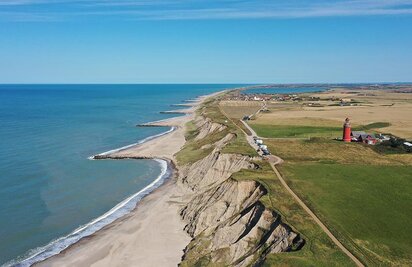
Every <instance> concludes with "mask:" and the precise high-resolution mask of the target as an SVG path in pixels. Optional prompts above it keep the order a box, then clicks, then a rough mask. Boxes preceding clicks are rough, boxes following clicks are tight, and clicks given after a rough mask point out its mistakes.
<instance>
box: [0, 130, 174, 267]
mask: <svg viewBox="0 0 412 267" xmlns="http://www.w3.org/2000/svg"><path fill="white" fill-rule="evenodd" d="M169 131H170V130H169ZM142 141H143V140H142ZM154 160H155V161H157V162H158V163H159V164H160V167H161V173H160V174H159V176H158V177H157V178H156V179H155V180H154V181H153V182H152V183H150V184H149V185H147V186H146V187H145V188H143V189H142V190H140V191H139V192H137V193H136V194H134V195H131V196H130V197H128V198H126V199H125V200H123V201H122V202H120V203H119V204H117V205H116V206H115V207H113V208H112V209H111V210H109V211H108V212H106V213H105V214H103V215H102V216H100V217H98V218H96V219H94V220H92V221H91V222H89V223H88V224H86V225H82V226H80V227H79V228H77V229H76V230H74V231H73V232H72V233H70V234H68V235H67V236H63V237H60V238H58V239H56V240H54V241H52V242H50V243H49V244H47V245H46V246H43V247H39V248H36V249H32V250H30V251H29V252H28V253H27V255H26V257H25V258H24V259H23V260H18V259H17V260H13V261H11V262H8V263H6V264H5V265H4V266H22V267H25V266H31V265H33V264H35V263H37V262H40V261H43V260H45V259H47V258H50V257H52V256H54V255H57V254H59V253H60V252H62V251H63V250H64V249H66V248H68V247H69V246H71V245H73V244H74V243H76V242H78V241H79V240H80V239H81V238H83V237H87V236H90V235H92V234H94V233H95V232H96V231H98V230H100V229H102V228H103V227H104V226H106V225H108V224H110V223H112V222H113V221H115V220H116V219H119V218H120V217H122V216H124V215H125V214H127V213H129V212H131V211H132V210H133V209H134V208H135V207H136V205H137V203H138V202H139V201H140V200H141V199H142V198H143V197H144V196H146V195H148V194H149V193H151V192H152V191H153V190H155V189H156V188H158V187H159V186H160V185H162V184H163V183H164V181H165V180H166V179H167V178H168V177H170V175H171V173H172V170H171V167H170V166H169V164H168V162H167V161H165V160H162V159H154Z"/></svg>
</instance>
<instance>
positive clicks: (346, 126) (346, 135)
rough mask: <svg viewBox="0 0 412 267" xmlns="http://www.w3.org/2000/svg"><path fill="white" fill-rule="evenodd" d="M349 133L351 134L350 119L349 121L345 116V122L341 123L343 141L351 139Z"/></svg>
mask: <svg viewBox="0 0 412 267" xmlns="http://www.w3.org/2000/svg"><path fill="white" fill-rule="evenodd" d="M350 134H351V129H350V121H349V118H346V120H345V123H344V124H343V142H350V141H351V137H350Z"/></svg>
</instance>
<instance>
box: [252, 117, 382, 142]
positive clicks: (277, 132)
mask: <svg viewBox="0 0 412 267" xmlns="http://www.w3.org/2000/svg"><path fill="white" fill-rule="evenodd" d="M249 125H250V126H251V127H252V128H253V130H255V131H256V133H257V134H258V135H259V136H262V137H266V138H311V137H325V138H335V137H341V136H342V127H335V126H324V125H284V124H276V122H274V123H273V124H264V123H262V122H260V121H259V120H256V121H249ZM389 125H390V124H389V123H385V122H376V123H371V124H367V125H360V126H356V127H353V130H354V131H368V132H371V133H374V132H375V131H374V130H373V129H377V128H384V127H388V126H389Z"/></svg>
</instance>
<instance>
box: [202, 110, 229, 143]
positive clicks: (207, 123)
mask: <svg viewBox="0 0 412 267" xmlns="http://www.w3.org/2000/svg"><path fill="white" fill-rule="evenodd" d="M195 124H196V126H197V128H198V129H199V134H198V135H197V136H196V139H195V140H200V139H203V138H205V137H206V136H207V135H208V134H211V133H213V132H220V131H223V130H224V129H226V126H225V125H222V124H219V123H216V122H213V121H212V120H211V119H209V118H205V117H203V116H198V117H197V118H196V120H195Z"/></svg>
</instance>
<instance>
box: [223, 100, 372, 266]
mask: <svg viewBox="0 0 412 267" xmlns="http://www.w3.org/2000/svg"><path fill="white" fill-rule="evenodd" d="M219 109H220V111H221V112H222V114H223V115H225V116H226V118H228V119H229V120H230V121H231V122H232V123H234V122H233V120H232V119H231V118H230V117H229V116H228V115H227V114H226V113H225V112H224V111H223V110H222V109H221V108H220V106H219ZM242 123H243V124H244V125H245V127H246V128H247V129H248V130H249V131H250V132H251V133H252V136H248V135H247V134H246V133H245V132H244V131H243V129H241V128H240V127H239V129H240V130H241V131H242V132H243V133H244V134H245V136H246V139H247V141H248V143H249V145H251V146H252V147H253V148H254V149H255V150H256V149H257V145H256V144H255V142H254V140H253V136H256V137H258V138H260V137H259V136H258V135H257V134H256V132H255V131H254V130H253V129H252V127H250V126H249V125H248V124H247V123H246V122H244V121H243V120H242ZM234 124H235V125H236V123H234ZM266 157H267V159H268V161H269V163H270V166H271V167H272V169H273V171H274V172H275V174H276V176H277V177H278V179H279V181H280V183H281V184H282V185H283V187H284V188H285V189H286V190H287V191H288V192H289V193H290V194H291V195H292V197H293V198H294V199H295V200H296V202H298V204H299V205H300V206H301V207H302V208H303V209H304V210H305V211H306V213H308V214H309V216H310V217H312V219H313V220H314V221H315V222H316V223H317V224H318V225H319V226H320V228H321V229H322V230H323V231H324V232H325V233H326V234H327V235H328V236H329V238H330V239H331V240H332V242H333V243H335V245H336V246H338V247H339V248H340V249H341V250H342V251H343V253H345V254H346V255H347V256H348V257H349V258H350V259H351V260H352V261H353V262H354V263H355V264H356V265H357V266H364V265H363V263H362V262H360V261H359V259H358V258H356V257H355V255H353V254H352V253H351V252H350V251H349V250H348V249H347V248H346V247H345V246H344V245H343V244H342V243H341V242H340V241H339V240H338V239H337V238H336V237H335V236H334V235H333V234H332V232H331V231H330V230H329V229H328V228H327V227H326V225H325V224H323V223H322V221H321V220H320V219H319V218H318V217H317V216H316V215H315V213H313V211H312V210H311V209H310V208H309V207H308V206H307V205H306V204H305V203H304V202H303V201H302V200H301V199H300V198H299V196H298V195H297V194H296V193H295V192H294V191H293V190H292V189H291V188H290V187H289V186H288V184H287V183H286V181H285V179H283V177H282V175H281V174H280V172H279V170H278V169H277V168H276V165H277V164H279V163H281V162H283V160H282V159H281V158H280V157H278V156H275V155H269V156H266Z"/></svg>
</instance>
